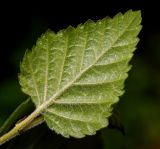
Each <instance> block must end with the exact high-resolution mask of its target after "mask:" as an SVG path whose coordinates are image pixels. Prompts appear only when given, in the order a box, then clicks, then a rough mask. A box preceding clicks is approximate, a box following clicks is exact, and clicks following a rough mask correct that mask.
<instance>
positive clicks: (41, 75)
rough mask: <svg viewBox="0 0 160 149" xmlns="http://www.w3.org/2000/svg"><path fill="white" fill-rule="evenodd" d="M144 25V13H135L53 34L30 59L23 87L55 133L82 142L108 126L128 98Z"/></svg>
mask: <svg viewBox="0 0 160 149" xmlns="http://www.w3.org/2000/svg"><path fill="white" fill-rule="evenodd" d="M140 22H141V16H140V12H139V11H137V12H133V11H131V10H130V11H128V12H126V13H125V14H124V15H122V14H120V13H119V14H118V15H116V16H115V17H114V18H113V19H110V18H106V19H103V20H99V21H98V22H96V23H95V22H93V21H91V20H89V21H87V22H86V23H85V24H84V25H79V26H78V27H77V28H73V27H68V28H67V29H66V30H62V31H60V32H58V33H57V34H55V33H54V32H52V31H48V32H47V33H45V34H44V35H42V37H41V38H40V39H39V40H38V42H37V44H36V46H35V47H34V48H33V49H32V52H29V53H27V54H26V56H25V58H24V60H23V62H22V65H21V74H20V84H21V86H22V90H23V91H24V92H25V93H27V94H29V95H30V96H31V97H32V100H33V102H34V103H35V104H36V106H37V108H39V107H40V106H41V108H42V107H43V108H42V109H43V110H42V112H43V116H44V118H45V120H46V122H47V124H48V126H49V127H50V128H51V129H54V130H55V131H56V132H57V133H60V134H62V135H63V136H66V137H69V136H74V137H78V138H81V137H84V136H85V135H92V134H95V133H96V131H97V130H99V129H100V128H103V127H106V126H107V125H108V119H107V117H109V116H110V115H111V111H112V106H111V105H112V104H114V103H116V102H118V100H119V98H118V97H119V96H120V95H122V94H123V86H124V80H125V79H126V78H127V76H128V75H127V72H128V71H129V69H130V67H129V66H128V62H129V60H130V59H131V57H132V55H133V54H132V52H133V51H134V50H135V46H136V44H137V42H138V38H137V35H138V33H139V31H140V29H141V26H140ZM26 57H27V58H28V61H26V59H27V58H26ZM28 63H29V64H30V65H31V66H32V67H31V68H32V69H28V65H29V64H28ZM26 66H27V67H26ZM34 80H35V81H34ZM35 88H36V89H35ZM38 95H39V96H38ZM94 115H96V116H97V117H94Z"/></svg>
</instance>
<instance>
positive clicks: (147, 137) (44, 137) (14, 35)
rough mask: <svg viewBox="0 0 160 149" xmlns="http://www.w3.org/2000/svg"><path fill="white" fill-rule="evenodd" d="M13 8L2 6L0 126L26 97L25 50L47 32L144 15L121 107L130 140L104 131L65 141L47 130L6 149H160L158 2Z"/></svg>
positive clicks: (32, 133) (126, 0)
mask: <svg viewBox="0 0 160 149" xmlns="http://www.w3.org/2000/svg"><path fill="white" fill-rule="evenodd" d="M67 4H68V2H66V3H64V2H60V1H58V2H55V1H54V2H53V3H47V2H46V3H41V5H40V6H38V5H37V4H33V3H22V4H20V3H18V5H17V4H15V3H13V5H12V3H10V4H9V5H8V4H4V5H1V6H2V8H4V10H3V9H1V11H2V13H1V15H2V17H1V22H2V23H1V25H2V26H1V38H2V40H1V48H0V68H1V69H0V126H1V125H2V124H3V123H4V121H5V120H6V119H7V117H8V116H9V115H10V114H11V113H12V111H13V110H14V109H15V108H16V107H17V106H18V105H19V104H20V103H22V102H23V101H24V100H25V99H26V98H27V96H26V95H24V94H23V93H22V91H21V90H20V86H19V83H18V73H19V64H20V61H21V60H22V58H23V55H24V53H25V50H26V49H27V48H31V47H32V46H33V45H34V44H35V42H36V40H37V38H38V37H39V36H40V35H41V34H42V33H44V32H45V31H46V30H47V29H48V28H50V29H52V30H54V31H58V30H60V29H63V28H66V27H67V26H69V25H73V26H76V25H78V24H79V23H84V22H85V21H86V20H87V19H93V20H97V19H101V18H103V17H105V16H106V15H109V16H114V15H115V14H116V13H118V12H120V11H121V12H123V13H124V12H125V11H127V10H128V9H133V10H141V11H142V19H143V22H142V25H143V29H142V31H141V33H140V35H139V37H140V43H139V44H138V46H137V51H136V52H135V55H134V57H133V60H132V61H131V64H132V65H133V67H132V69H131V71H130V72H129V78H128V79H127V81H126V86H125V90H126V92H125V94H124V95H123V96H122V97H121V100H120V102H119V104H118V106H117V107H118V110H119V111H120V119H121V121H122V123H123V125H124V128H125V132H126V134H125V135H123V134H122V133H121V132H120V131H118V130H113V129H109V128H105V129H103V130H100V131H99V132H98V133H97V134H96V135H95V136H90V137H86V138H84V139H73V138H71V139H65V138H63V137H61V136H59V135H56V134H55V133H54V132H51V131H50V130H49V129H48V128H47V127H46V125H45V124H43V125H41V126H38V127H37V128H34V129H32V130H30V131H28V132H26V133H24V134H22V135H21V136H19V137H17V138H15V139H13V140H12V141H10V142H8V143H7V144H5V145H3V146H0V148H7V149H14V148H15V149H21V148H24V149H43V148H46V149H50V148H54V149H72V148H74V149H75V148H76V149H85V148H86V149H90V148H92V149H160V23H159V20H160V11H159V10H158V8H157V7H158V4H156V2H155V1H149V2H147V1H145V0H123V1H120V0H112V1H111V0H110V1H103V2H101V1H95V2H92V4H86V3H83V2H80V3H79V2H78V1H77V2H75V3H73V4H74V5H73V6H71V5H67Z"/></svg>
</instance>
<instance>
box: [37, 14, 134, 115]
mask: <svg viewBox="0 0 160 149" xmlns="http://www.w3.org/2000/svg"><path fill="white" fill-rule="evenodd" d="M135 18H136V16H134V18H133V19H132V20H131V21H130V22H129V23H128V25H127V26H126V28H125V29H124V30H123V31H122V33H121V34H119V36H117V38H116V39H115V41H114V42H113V43H112V44H110V47H109V48H108V49H106V50H105V51H104V52H102V54H101V55H100V56H99V57H98V58H97V59H96V60H95V61H94V63H93V64H92V65H90V66H89V67H87V68H86V69H84V70H83V71H81V73H79V74H78V75H77V76H76V77H75V79H73V80H72V81H71V82H69V83H68V84H66V85H65V86H64V87H63V88H61V89H60V90H59V92H57V93H56V94H54V95H53V96H52V97H51V98H50V99H49V100H47V101H46V102H44V103H43V104H42V105H41V106H40V107H38V108H40V109H41V110H40V112H42V111H44V110H45V109H46V108H47V107H48V106H50V105H52V104H53V103H54V101H55V100H56V99H57V97H59V96H61V95H62V94H63V92H64V91H65V90H67V89H69V88H70V87H72V85H73V84H74V83H75V82H76V81H77V80H78V79H80V77H81V76H82V75H83V74H84V73H85V72H86V71H88V70H89V69H90V68H91V67H93V66H94V65H95V64H96V63H97V61H98V60H99V59H100V58H101V57H102V56H103V55H104V54H105V53H106V52H107V51H109V50H110V49H111V48H112V47H113V45H114V44H115V43H116V42H117V41H118V39H119V38H120V37H121V36H122V35H123V34H124V33H125V31H126V30H127V29H128V27H129V26H130V24H131V23H132V22H133V21H134V19H135ZM37 110H38V109H37Z"/></svg>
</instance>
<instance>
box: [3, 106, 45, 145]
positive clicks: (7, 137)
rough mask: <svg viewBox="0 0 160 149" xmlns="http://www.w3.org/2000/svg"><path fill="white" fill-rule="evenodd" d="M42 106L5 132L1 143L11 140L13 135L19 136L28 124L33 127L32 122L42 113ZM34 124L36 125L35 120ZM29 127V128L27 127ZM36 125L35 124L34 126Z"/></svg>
mask: <svg viewBox="0 0 160 149" xmlns="http://www.w3.org/2000/svg"><path fill="white" fill-rule="evenodd" d="M41 110H42V109H41V108H40V107H39V108H38V109H36V110H35V111H34V112H33V113H31V115H29V116H28V117H27V118H26V119H24V120H23V121H21V122H19V123H17V124H16V125H15V127H14V128H13V129H11V130H10V131H9V132H8V133H6V134H4V135H3V136H2V137H0V145H2V144H3V143H5V142H7V141H9V140H10V139H12V138H13V137H15V136H17V135H19V134H20V132H21V131H23V129H25V130H26V129H27V128H28V127H27V126H28V125H29V126H30V128H31V123H32V121H33V120H34V119H36V118H37V117H38V116H39V115H40V113H41ZM33 124H34V125H35V123H34V121H33ZM26 127H27V128H26ZM33 127H34V126H33Z"/></svg>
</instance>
